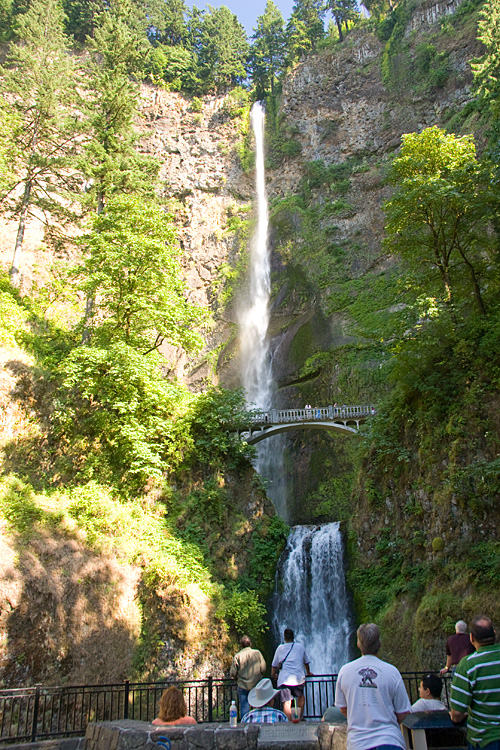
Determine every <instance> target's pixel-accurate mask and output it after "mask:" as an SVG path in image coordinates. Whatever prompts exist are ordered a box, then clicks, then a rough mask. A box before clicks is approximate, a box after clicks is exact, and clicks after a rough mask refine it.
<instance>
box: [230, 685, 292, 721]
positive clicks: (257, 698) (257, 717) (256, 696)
mask: <svg viewBox="0 0 500 750" xmlns="http://www.w3.org/2000/svg"><path fill="white" fill-rule="evenodd" d="M279 692H280V691H279V690H275V689H274V688H273V683H272V682H271V680H269V679H267V678H265V679H263V680H261V681H260V682H259V683H257V685H256V686H255V687H254V688H253V689H252V690H250V692H249V693H248V702H249V703H250V705H251V706H252V710H251V711H249V712H248V713H247V714H245V716H244V717H243V718H242V720H241V723H242V724H276V723H277V722H278V721H288V719H287V718H286V716H285V714H284V713H283V711H278V710H277V709H276V708H273V704H274V696H275V695H276V694H277V693H279Z"/></svg>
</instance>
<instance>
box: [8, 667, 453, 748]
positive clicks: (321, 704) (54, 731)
mask: <svg viewBox="0 0 500 750" xmlns="http://www.w3.org/2000/svg"><path fill="white" fill-rule="evenodd" d="M402 676H403V680H404V682H405V686H406V689H407V691H408V696H409V698H410V701H411V702H412V703H413V702H414V701H415V700H417V698H418V697H419V696H418V686H419V684H420V680H421V678H422V672H403V673H402ZM336 682H337V675H336V674H327V675H316V676H314V677H312V678H309V679H308V680H307V682H306V685H305V697H306V706H305V712H304V716H305V718H306V719H310V720H314V719H320V718H321V717H322V715H323V713H324V712H325V710H326V708H327V707H328V706H333V705H334V701H335V684H336ZM449 683H450V680H449V678H448V677H447V678H446V679H445V680H444V689H443V695H444V698H443V700H444V701H445V703H446V704H448V695H449ZM169 685H176V686H177V687H179V688H180V689H181V690H182V691H183V693H184V697H185V700H186V704H187V709H188V713H189V714H190V715H191V716H193V717H194V718H195V719H196V721H197V722H199V723H204V722H212V721H228V720H229V706H230V704H231V701H232V700H236V701H237V700H238V696H237V689H236V683H235V682H234V680H230V679H218V678H215V677H208V678H207V679H204V680H169V681H164V682H147V683H144V682H141V683H139V682H130V681H129V680H125V682H123V683H119V684H110V685H74V686H62V687H42V686H41V685H38V686H36V687H33V688H25V689H14V690H0V742H9V743H12V742H21V741H22V742H35V740H44V739H49V738H54V737H71V736H83V735H84V734H85V730H86V727H87V724H88V723H89V722H91V721H92V722H93V721H112V720H116V719H134V720H137V721H147V722H150V721H152V720H153V719H154V717H155V716H156V715H157V711H158V702H159V700H160V696H161V694H162V692H163V691H164V690H165V689H166V688H167V687H168V686H169Z"/></svg>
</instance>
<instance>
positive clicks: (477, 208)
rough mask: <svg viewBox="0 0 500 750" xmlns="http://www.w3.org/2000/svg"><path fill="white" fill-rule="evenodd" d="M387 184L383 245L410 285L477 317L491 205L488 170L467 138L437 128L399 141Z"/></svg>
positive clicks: (489, 240) (490, 240)
mask: <svg viewBox="0 0 500 750" xmlns="http://www.w3.org/2000/svg"><path fill="white" fill-rule="evenodd" d="M391 181H392V183H393V184H394V185H395V186H396V191H395V193H394V195H393V197H392V198H391V200H389V201H388V202H387V203H386V205H385V210H386V213H387V235H388V236H387V239H386V247H387V248H390V249H391V250H392V251H397V252H398V253H400V254H401V256H402V257H403V260H404V261H405V264H406V267H407V269H408V274H409V277H408V279H409V283H410V284H412V285H413V286H414V287H415V288H416V289H417V290H418V292H419V293H420V294H422V293H426V294H428V295H429V296H430V297H434V296H435V297H437V299H438V300H439V301H440V302H441V303H442V304H444V305H445V306H448V308H451V309H453V306H454V305H455V304H456V305H460V306H461V307H462V308H464V309H467V308H469V307H470V300H471V299H472V300H474V303H475V308H476V310H477V312H478V313H480V314H484V313H485V311H486V305H485V300H484V292H485V284H484V281H482V279H483V278H484V277H485V275H487V258H488V254H489V253H491V250H492V246H493V244H494V238H493V237H492V235H491V232H490V231H489V225H490V224H491V222H492V220H493V218H494V216H495V213H496V202H495V201H496V199H495V197H494V196H493V194H492V189H491V186H492V180H491V167H490V165H488V164H487V163H480V162H478V161H477V159H476V153H475V146H474V141H473V138H472V136H463V137H461V138H458V137H457V136H454V135H447V134H446V133H445V132H444V131H443V130H440V129H439V128H438V127H436V126H434V127H432V128H427V129H426V130H424V131H423V132H422V133H420V134H417V133H410V134H407V135H404V136H403V146H402V149H401V152H400V154H399V156H398V157H397V158H396V159H395V160H394V163H393V165H392V169H391ZM490 257H491V256H490ZM485 262H486V263H485ZM410 277H411V281H410Z"/></svg>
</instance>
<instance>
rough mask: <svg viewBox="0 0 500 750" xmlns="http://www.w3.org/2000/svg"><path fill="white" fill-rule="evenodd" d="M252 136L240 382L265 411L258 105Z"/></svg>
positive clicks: (263, 210) (268, 376)
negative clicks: (253, 197)
mask: <svg viewBox="0 0 500 750" xmlns="http://www.w3.org/2000/svg"><path fill="white" fill-rule="evenodd" d="M252 127H253V132H254V136H255V180H256V192H257V212H258V216H257V228H256V232H255V234H254V237H253V240H252V243H251V248H250V253H251V257H250V263H249V284H248V296H247V299H246V301H245V303H244V304H242V305H241V306H240V309H239V311H238V321H239V325H240V347H241V363H242V381H243V387H244V388H245V393H246V398H247V403H248V404H249V405H254V406H257V407H258V408H260V409H268V408H269V407H270V402H271V388H272V373H271V361H270V356H269V340H268V337H267V329H268V325H269V295H270V289H271V281H270V276H271V271H270V258H269V249H268V243H267V235H268V224H269V219H268V209H267V196H266V182H265V169H264V109H263V107H262V105H261V104H260V102H256V103H255V104H254V105H253V107H252Z"/></svg>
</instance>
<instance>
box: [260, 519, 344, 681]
mask: <svg viewBox="0 0 500 750" xmlns="http://www.w3.org/2000/svg"><path fill="white" fill-rule="evenodd" d="M343 558H344V551H343V544H342V536H341V533H340V528H339V524H338V523H327V524H324V525H322V526H294V527H293V528H292V530H291V531H290V535H289V537H288V542H287V546H286V549H285V551H284V552H283V554H282V556H281V558H280V562H279V564H278V570H277V573H276V580H277V591H276V593H275V594H274V596H273V598H272V607H273V612H272V622H273V636H274V638H275V641H276V643H280V642H281V641H282V639H283V631H284V629H285V628H286V627H288V628H291V629H292V630H293V631H294V633H295V640H297V641H300V642H301V643H302V644H303V645H304V646H305V649H306V652H307V654H308V656H309V659H310V668H311V671H312V672H313V673H314V674H315V675H320V674H335V673H337V672H338V671H339V669H340V667H341V666H342V665H343V664H345V663H346V662H347V661H349V658H350V650H349V641H350V635H351V633H352V630H353V623H352V620H351V617H350V606H349V599H348V596H347V591H346V586H345V575H344V560H343Z"/></svg>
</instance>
